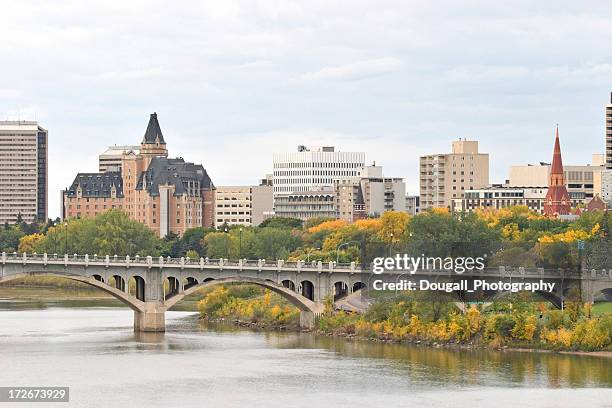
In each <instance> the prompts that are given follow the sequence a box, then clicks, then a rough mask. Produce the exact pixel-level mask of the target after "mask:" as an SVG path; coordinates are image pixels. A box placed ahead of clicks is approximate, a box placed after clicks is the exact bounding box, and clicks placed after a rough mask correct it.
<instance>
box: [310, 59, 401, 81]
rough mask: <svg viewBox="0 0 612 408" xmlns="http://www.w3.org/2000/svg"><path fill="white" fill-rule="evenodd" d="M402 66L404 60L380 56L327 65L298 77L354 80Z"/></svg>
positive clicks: (374, 75)
mask: <svg viewBox="0 0 612 408" xmlns="http://www.w3.org/2000/svg"><path fill="white" fill-rule="evenodd" d="M401 67H402V61H401V60H399V59H397V58H378V59H371V60H365V61H357V62H353V63H350V64H345V65H338V66H326V67H323V68H321V69H320V70H318V71H315V72H307V73H305V74H303V75H300V76H299V77H298V80H300V81H320V80H343V81H353V80H360V79H364V78H371V77H377V76H380V75H384V74H387V73H389V72H393V71H397V70H398V69H400V68H401Z"/></svg>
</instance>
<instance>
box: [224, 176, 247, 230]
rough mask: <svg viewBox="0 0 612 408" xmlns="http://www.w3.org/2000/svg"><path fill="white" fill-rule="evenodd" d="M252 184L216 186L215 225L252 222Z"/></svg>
mask: <svg viewBox="0 0 612 408" xmlns="http://www.w3.org/2000/svg"><path fill="white" fill-rule="evenodd" d="M251 197H252V186H217V188H216V189H215V227H217V228H219V227H220V226H221V225H224V224H226V225H245V226H250V225H251V224H252V217H251V210H252V207H251V206H252V201H251Z"/></svg>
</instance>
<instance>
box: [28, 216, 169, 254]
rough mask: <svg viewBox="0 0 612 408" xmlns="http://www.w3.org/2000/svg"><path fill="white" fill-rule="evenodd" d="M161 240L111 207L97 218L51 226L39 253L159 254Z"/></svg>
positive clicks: (142, 225)
mask: <svg viewBox="0 0 612 408" xmlns="http://www.w3.org/2000/svg"><path fill="white" fill-rule="evenodd" d="M66 224H67V225H66ZM160 244H161V242H160V240H159V239H158V238H157V236H156V235H155V233H154V232H153V231H151V230H150V229H149V228H148V227H147V226H145V225H144V224H141V223H140V222H138V221H134V220H132V219H130V218H129V216H128V215H127V214H126V213H124V212H123V211H121V210H115V209H112V210H109V211H106V212H104V213H102V214H99V215H98V216H96V217H95V218H75V219H70V220H67V221H66V223H64V224H59V225H57V226H54V227H51V228H49V229H48V231H47V235H46V236H45V239H44V240H41V241H40V242H39V243H38V244H37V250H38V252H47V253H65V252H66V253H77V254H90V255H93V254H97V255H101V256H102V255H110V256H114V255H118V256H125V255H131V256H135V255H141V256H148V255H151V256H153V255H157V254H159V248H160V246H161V245H160Z"/></svg>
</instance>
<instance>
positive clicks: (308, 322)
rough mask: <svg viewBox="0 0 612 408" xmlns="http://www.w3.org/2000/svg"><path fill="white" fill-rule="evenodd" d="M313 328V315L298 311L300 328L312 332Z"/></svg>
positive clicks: (305, 311) (309, 312) (306, 311)
mask: <svg viewBox="0 0 612 408" xmlns="http://www.w3.org/2000/svg"><path fill="white" fill-rule="evenodd" d="M314 327H315V314H314V313H313V312H311V311H308V310H300V328H302V329H308V330H312V329H314Z"/></svg>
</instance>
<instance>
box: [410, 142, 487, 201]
mask: <svg viewBox="0 0 612 408" xmlns="http://www.w3.org/2000/svg"><path fill="white" fill-rule="evenodd" d="M419 183H420V205H421V209H425V210H426V209H428V208H436V207H442V208H448V209H450V210H452V205H453V200H454V199H457V198H463V196H464V192H465V190H473V189H478V188H483V187H486V186H488V185H489V155H488V154H487V153H480V152H479V151H478V142H477V141H472V140H461V139H459V140H458V141H454V142H453V144H452V153H441V154H432V155H427V156H421V158H420V167H419Z"/></svg>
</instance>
